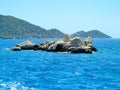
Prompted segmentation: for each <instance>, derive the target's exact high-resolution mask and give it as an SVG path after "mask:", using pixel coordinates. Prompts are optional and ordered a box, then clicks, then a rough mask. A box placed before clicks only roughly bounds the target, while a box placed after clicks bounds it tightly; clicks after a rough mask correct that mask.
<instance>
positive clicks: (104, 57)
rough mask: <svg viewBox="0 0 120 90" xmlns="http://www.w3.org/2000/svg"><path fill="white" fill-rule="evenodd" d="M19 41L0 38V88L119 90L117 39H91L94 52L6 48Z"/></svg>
mask: <svg viewBox="0 0 120 90" xmlns="http://www.w3.org/2000/svg"><path fill="white" fill-rule="evenodd" d="M50 40H52V39H50ZM55 40H57V39H55ZM23 41H25V40H23V39H21V40H12V39H0V90H120V39H102V40H101V39H95V40H93V44H94V46H95V47H96V48H97V49H98V52H96V53H94V54H70V53H54V52H45V51H32V50H29V51H17V52H14V51H11V50H10V49H9V48H11V47H13V46H15V45H16V44H18V43H21V42H23ZM31 41H32V42H34V43H37V44H39V43H41V42H44V41H46V39H35V40H31Z"/></svg>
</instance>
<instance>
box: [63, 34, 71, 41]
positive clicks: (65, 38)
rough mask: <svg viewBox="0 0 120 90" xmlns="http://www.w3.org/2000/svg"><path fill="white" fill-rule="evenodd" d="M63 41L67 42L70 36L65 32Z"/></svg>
mask: <svg viewBox="0 0 120 90" xmlns="http://www.w3.org/2000/svg"><path fill="white" fill-rule="evenodd" d="M63 41H64V42H69V41H70V36H69V35H67V34H66V35H65V37H64V40H63Z"/></svg>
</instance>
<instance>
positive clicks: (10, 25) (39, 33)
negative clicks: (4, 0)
mask: <svg viewBox="0 0 120 90" xmlns="http://www.w3.org/2000/svg"><path fill="white" fill-rule="evenodd" d="M64 35H65V34H64V33H63V32H61V31H59V30H58V29H50V30H46V29H44V28H42V27H39V26H36V25H33V24H31V23H29V22H27V21H25V20H22V19H18V18H16V17H13V16H3V15H0V38H63V37H64ZM71 36H80V37H87V36H92V37H93V38H110V36H108V35H106V34H104V33H102V32H100V31H98V30H92V31H88V32H85V31H79V32H77V33H74V34H72V35H71Z"/></svg>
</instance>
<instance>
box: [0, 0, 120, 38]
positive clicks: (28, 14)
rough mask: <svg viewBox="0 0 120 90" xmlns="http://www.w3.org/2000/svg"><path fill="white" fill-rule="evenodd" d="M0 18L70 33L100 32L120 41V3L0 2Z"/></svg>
mask: <svg viewBox="0 0 120 90" xmlns="http://www.w3.org/2000/svg"><path fill="white" fill-rule="evenodd" d="M0 15H10V16H14V17H17V18H20V19H23V20H26V21H28V22H30V23H32V24H35V25H38V26H40V27H43V28H45V29H51V28H57V29H59V30H60V31H62V32H64V33H66V34H72V33H75V32H78V31H90V30H99V31H101V32H103V33H105V34H107V35H110V36H112V37H113V38H120V0H0Z"/></svg>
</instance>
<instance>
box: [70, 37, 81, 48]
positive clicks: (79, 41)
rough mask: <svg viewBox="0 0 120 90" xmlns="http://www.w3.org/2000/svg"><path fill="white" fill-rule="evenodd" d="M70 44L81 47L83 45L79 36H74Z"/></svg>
mask: <svg viewBox="0 0 120 90" xmlns="http://www.w3.org/2000/svg"><path fill="white" fill-rule="evenodd" d="M70 43H71V46H72V47H81V46H82V45H83V43H82V40H81V38H79V37H75V38H73V39H72V40H71V41H70Z"/></svg>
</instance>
